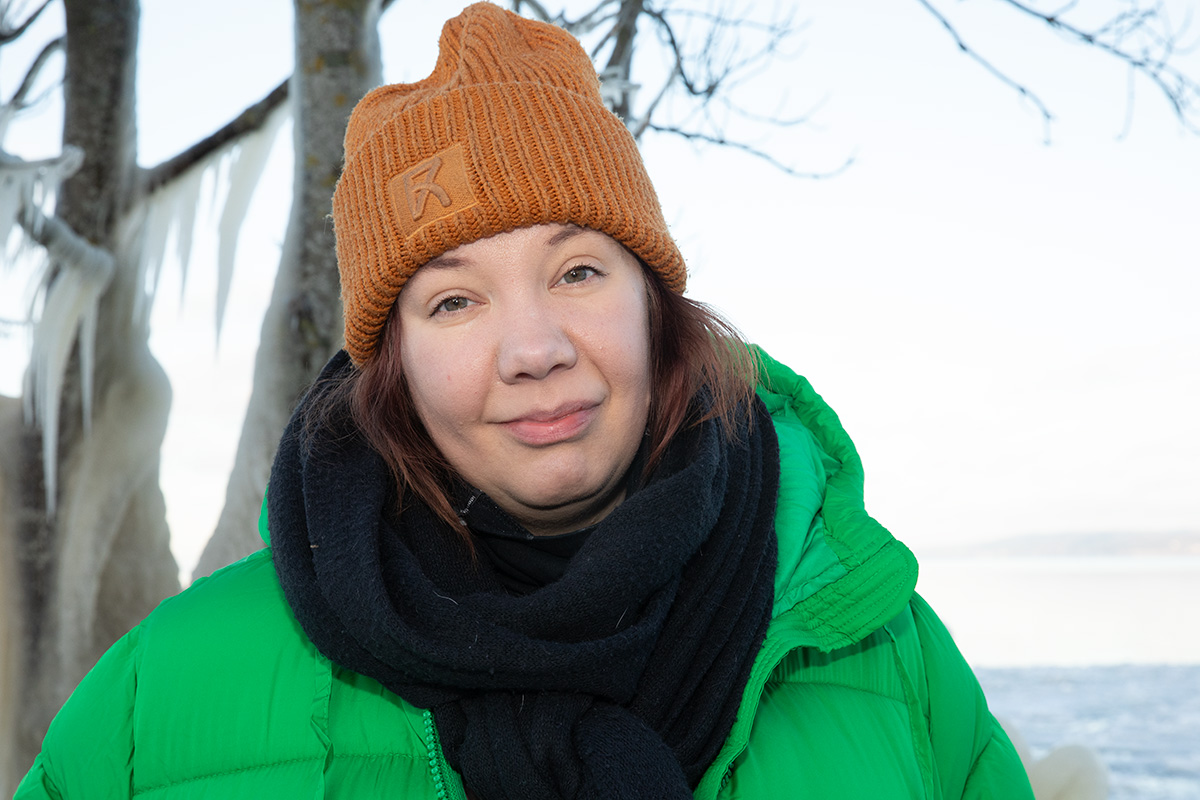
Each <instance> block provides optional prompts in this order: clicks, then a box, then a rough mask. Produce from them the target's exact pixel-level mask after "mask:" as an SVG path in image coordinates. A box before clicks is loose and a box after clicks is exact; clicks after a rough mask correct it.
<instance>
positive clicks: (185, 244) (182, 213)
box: [175, 169, 215, 302]
mask: <svg viewBox="0 0 1200 800" xmlns="http://www.w3.org/2000/svg"><path fill="white" fill-rule="evenodd" d="M205 174H207V170H203V169H194V170H190V171H189V172H188V173H187V174H186V175H184V176H182V177H181V178H180V179H179V182H180V187H179V194H178V195H177V196H176V198H177V199H176V201H175V254H176V256H177V257H178V259H179V296H180V302H182V298H183V290H184V289H186V288H187V277H188V265H189V264H190V263H191V260H192V245H193V243H194V241H195V234H196V211H197V209H198V208H199V205H200V186H201V183H202V182H203V180H204V176H205ZM214 180H215V178H214Z"/></svg>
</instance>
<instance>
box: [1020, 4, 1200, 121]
mask: <svg viewBox="0 0 1200 800" xmlns="http://www.w3.org/2000/svg"><path fill="white" fill-rule="evenodd" d="M1003 2H1005V3H1007V4H1008V5H1009V6H1012V7H1013V8H1015V9H1017V10H1018V11H1020V12H1021V13H1023V14H1025V15H1027V16H1029V17H1032V18H1033V19H1036V20H1039V21H1041V22H1044V23H1046V24H1047V25H1049V26H1050V27H1051V28H1053V29H1054V30H1056V31H1059V32H1061V33H1063V34H1065V35H1067V36H1068V37H1070V38H1072V39H1074V40H1075V41H1077V42H1080V43H1082V44H1086V45H1089V46H1091V47H1095V48H1097V49H1099V50H1101V51H1102V52H1105V53H1108V54H1109V55H1111V56H1113V57H1114V58H1116V59H1117V60H1118V61H1121V62H1124V63H1125V64H1126V65H1127V66H1128V67H1129V69H1130V70H1131V71H1132V72H1134V73H1136V74H1139V75H1142V76H1144V77H1146V78H1148V79H1149V80H1150V81H1151V82H1152V83H1153V84H1154V85H1155V86H1157V87H1158V90H1159V91H1160V92H1161V93H1162V95H1163V97H1164V98H1166V100H1167V102H1168V103H1169V104H1170V106H1171V110H1172V111H1173V112H1174V113H1175V117H1176V119H1178V120H1179V122H1180V123H1181V124H1182V125H1183V126H1184V127H1185V128H1187V129H1188V130H1189V131H1191V132H1192V133H1196V134H1200V119H1195V117H1200V83H1197V81H1195V80H1193V79H1192V78H1190V77H1188V76H1187V75H1185V74H1184V73H1183V72H1182V71H1181V70H1180V69H1179V68H1178V67H1176V66H1174V65H1173V64H1172V63H1171V59H1172V56H1174V55H1176V54H1177V53H1178V52H1179V49H1178V43H1179V36H1180V35H1181V34H1182V31H1179V32H1177V31H1175V30H1172V29H1171V27H1170V25H1169V23H1168V20H1167V15H1166V12H1165V10H1164V9H1163V7H1162V4H1161V3H1158V2H1155V3H1154V4H1153V5H1152V6H1149V7H1143V6H1141V5H1136V6H1135V7H1133V8H1131V9H1129V10H1128V11H1125V12H1123V13H1121V14H1118V15H1117V16H1116V17H1114V18H1113V19H1111V20H1109V21H1108V22H1107V23H1105V24H1104V25H1103V26H1101V27H1100V28H1097V29H1096V30H1094V31H1087V30H1084V29H1082V28H1080V27H1078V26H1076V25H1073V24H1071V23H1069V22H1067V21H1066V20H1064V19H1063V14H1064V13H1066V12H1067V11H1069V10H1071V8H1072V7H1073V6H1074V3H1070V4H1068V5H1067V6H1065V7H1064V8H1062V9H1059V10H1058V11H1055V12H1050V13H1046V12H1042V11H1038V10H1037V9H1036V8H1033V7H1031V6H1029V5H1026V4H1025V3H1022V2H1018V0H1003ZM1156 26H1158V27H1161V30H1159V29H1158V27H1156ZM1129 97H1130V100H1129V102H1130V104H1131V105H1132V102H1133V95H1132V91H1131V93H1130V95H1129Z"/></svg>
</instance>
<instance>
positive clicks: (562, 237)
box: [421, 222, 588, 269]
mask: <svg viewBox="0 0 1200 800" xmlns="http://www.w3.org/2000/svg"><path fill="white" fill-rule="evenodd" d="M565 225H566V227H565V228H564V229H563V230H561V231H558V232H557V233H554V234H551V236H550V237H549V238H548V239H546V241H545V242H543V243H542V247H544V248H546V249H547V250H549V249H551V248H553V247H558V246H559V245H560V244H562V243H563V242H566V241H570V240H571V239H574V238H575V237H576V236H579V235H581V234H584V233H587V230H588V229H587V228H584V227H583V226H581V225H576V224H575V223H573V222H568V223H565ZM468 263H469V260H468V259H465V258H460V257H458V256H453V255H450V254H449V253H442V254H441V255H440V256H435V257H434V258H431V259H429V260H428V261H426V262H425V263H424V264H422V265H421V268H422V269H424V268H425V267H429V268H431V269H459V268H461V267H465V266H467V264H468Z"/></svg>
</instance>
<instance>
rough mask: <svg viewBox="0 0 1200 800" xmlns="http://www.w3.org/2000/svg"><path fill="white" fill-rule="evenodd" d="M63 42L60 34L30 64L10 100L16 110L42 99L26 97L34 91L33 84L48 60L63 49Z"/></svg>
mask: <svg viewBox="0 0 1200 800" xmlns="http://www.w3.org/2000/svg"><path fill="white" fill-rule="evenodd" d="M63 44H64V39H63V37H61V36H60V37H58V38H57V39H54V40H53V41H51V42H49V43H48V44H47V45H46V46H45V47H43V48H42V51H41V52H40V53H38V54H37V58H35V59H34V60H33V63H32V64H30V65H29V69H28V70H27V71H26V72H25V77H24V78H23V79H22V80H21V85H20V86H18V87H17V91H16V92H14V93H13V96H12V100H10V101H9V105H10V106H12V108H13V109H14V110H17V111H20V110H21V109H24V108H29V106H31V105H34V104H36V103H37V102H38V101H39V100H41V98H40V97H39V98H37V99H34V100H29V101H27V100H26V98H27V97H28V96H29V93H30V92H31V91H33V85H34V84H35V83H36V82H37V78H38V74H39V73H40V72H41V71H42V68H43V67H45V66H46V62H48V61H49V60H50V57H51V56H52V55H54V54H55V53H57V52H59V51H61V50H62V49H63Z"/></svg>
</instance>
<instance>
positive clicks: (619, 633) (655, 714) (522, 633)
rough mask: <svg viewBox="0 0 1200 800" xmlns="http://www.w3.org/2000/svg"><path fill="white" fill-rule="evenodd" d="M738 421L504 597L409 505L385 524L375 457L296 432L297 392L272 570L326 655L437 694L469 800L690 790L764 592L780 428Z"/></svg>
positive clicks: (761, 625) (353, 443)
mask: <svg viewBox="0 0 1200 800" xmlns="http://www.w3.org/2000/svg"><path fill="white" fill-rule="evenodd" d="M351 368H352V367H350V365H349V360H348V359H347V358H346V356H345V354H344V353H342V354H339V355H338V356H336V357H335V358H334V359H333V361H331V362H330V363H329V365H327V366H326V368H325V372H324V373H323V378H328V377H331V376H336V375H337V374H339V373H341V372H342V371H343V370H349V369H351ZM306 402H307V401H306ZM752 418H753V419H752V422H751V423H749V429H748V430H742V431H739V432H737V434H736V435H735V436H733V437H728V436H726V435H725V434H724V433H723V431H722V430H721V427H720V425H719V424H718V423H716V422H706V423H703V424H700V425H697V426H694V427H692V428H690V429H689V430H687V431H686V432H685V433H682V434H680V435H679V436H677V437H676V440H675V441H674V442H673V443H672V445H671V447H670V448H669V450H668V453H667V456H666V458H664V460H663V463H662V464H661V465H660V467H659V468H658V469H657V470H656V472H655V474H654V475H653V476H652V478H651V479H650V480H649V481H648V482H647V484H646V485H645V486H644V487H643V488H642V489H641V490H640V491H638V492H637V493H636V494H633V495H632V496H629V497H627V498H626V500H625V501H624V502H623V503H622V504H621V505H620V506H618V507H617V508H616V509H615V510H614V511H613V512H612V513H611V514H609V515H608V517H606V518H605V519H604V520H603V521H602V522H601V523H600V525H599V526H598V527H597V528H596V530H595V531H594V532H593V533H592V534H591V535H590V536H589V537H588V539H587V541H586V542H585V543H584V545H583V547H582V548H581V549H580V550H579V552H578V553H577V554H576V555H575V556H574V557H573V558H572V559H571V561H570V563H569V564H568V566H567V569H566V571H565V572H564V574H563V575H562V577H561V578H560V579H558V580H557V581H554V582H553V583H550V584H548V585H546V586H544V587H542V588H540V589H537V590H535V591H533V592H531V593H529V594H527V595H524V596H520V597H517V596H513V595H510V594H507V593H505V592H504V591H503V589H502V588H501V584H500V581H499V579H498V578H497V576H496V574H495V573H494V571H493V570H491V568H490V567H489V565H488V563H487V562H486V560H484V559H472V558H471V557H470V555H469V553H468V551H467V549H466V547H465V546H464V544H463V540H462V539H461V537H460V536H459V534H458V533H456V532H454V531H450V530H448V529H447V528H446V526H445V525H444V524H443V523H441V522H439V521H438V520H437V519H436V518H435V517H434V516H433V514H432V512H430V511H429V509H428V508H427V507H426V506H424V505H423V504H421V503H419V502H415V501H410V502H407V503H406V506H405V510H404V512H403V513H402V514H401V515H400V516H399V519H398V520H397V519H394V515H392V514H390V513H389V512H388V510H387V509H388V507H389V496H390V495H389V485H390V482H391V479H390V476H389V473H388V470H387V469H386V467H385V466H384V464H383V462H382V460H381V459H380V458H379V456H378V455H377V454H376V453H375V452H374V451H372V450H371V449H370V448H369V447H368V446H367V445H366V444H365V442H364V441H363V440H362V438H361V437H360V436H358V435H355V434H351V435H345V433H344V432H343V433H338V434H335V433H333V432H330V431H319V430H318V431H315V432H313V431H308V430H306V425H305V419H306V414H305V407H304V404H302V405H301V408H300V409H299V410H298V411H297V413H296V415H295V416H293V418H292V421H291V423H290V424H289V425H288V428H287V431H286V432H285V433H284V436H283V439H282V441H281V443H280V447H279V452H278V455H277V456H276V459H275V465H274V468H273V470H272V473H271V483H270V488H269V495H268V507H269V523H270V530H271V544H272V547H273V550H274V560H275V568H276V571H277V572H278V574H279V580H280V583H281V584H282V586H283V590H284V593H285V594H286V596H287V599H288V602H289V604H290V605H291V607H292V610H293V612H294V613H295V615H296V618H297V619H298V620H299V622H300V624H301V626H302V627H303V629H304V631H305V633H306V634H307V635H308V636H309V638H311V639H312V641H313V643H314V644H315V645H316V646H317V648H318V649H319V650H320V651H321V652H322V653H324V654H325V655H326V656H328V657H329V658H330V659H331V660H332V661H333V662H334V663H336V664H339V665H341V666H343V667H345V668H348V669H350V670H353V671H355V672H359V673H361V674H363V675H367V676H370V677H372V678H375V679H377V680H378V681H380V682H381V683H382V684H383V685H384V686H386V687H387V688H389V689H391V690H392V691H393V692H395V693H396V694H398V695H400V696H401V697H403V698H404V699H406V700H408V701H409V702H410V703H412V704H413V705H416V706H418V707H421V708H430V709H433V712H434V719H435V720H436V723H437V728H438V733H439V735H440V737H441V742H442V747H443V750H444V752H445V754H446V757H447V759H448V761H449V763H450V764H451V766H453V767H454V768H455V769H457V770H458V771H459V772H460V773H461V774H462V775H463V778H464V781H465V783H466V784H467V786H469V787H470V788H471V789H472V791H473V792H474V793H475V794H477V795H478V796H480V797H481V798H484V800H505V799H511V800H518V799H519V800H551V798H586V799H587V800H600V798H605V799H606V800H609V799H612V798H617V799H621V798H655V800H661V799H662V798H680V800H682V798H689V797H691V795H692V788H694V787H695V786H696V784H697V783H698V782H699V780H700V778H701V776H702V775H703V773H704V770H705V768H706V767H707V766H708V765H709V763H711V761H712V760H713V758H715V756H716V754H717V752H718V751H719V750H720V748H721V745H722V743H723V742H724V740H725V738H726V736H728V734H729V731H730V729H731V727H732V725H733V721H734V718H735V716H736V714H737V709H738V706H739V704H740V701H741V698H742V692H743V689H744V688H745V684H746V680H747V678H748V676H749V673H750V668H751V666H752V664H753V661H754V657H755V655H756V654H757V652H758V649H759V647H760V646H761V644H762V640H763V636H764V634H765V631H766V627H767V622H768V620H769V616H770V609H771V603H772V600H773V577H774V571H775V560H776V542H775V533H774V512H775V500H776V494H777V491H778V485H779V455H778V442H777V440H776V438H775V433H774V428H773V426H772V424H771V421H770V418H769V417H768V416H767V412H766V409H765V408H764V407H763V406H762V404H761V402H759V401H757V400H756V401H755V407H754V409H753V414H752ZM309 427H311V426H309Z"/></svg>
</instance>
